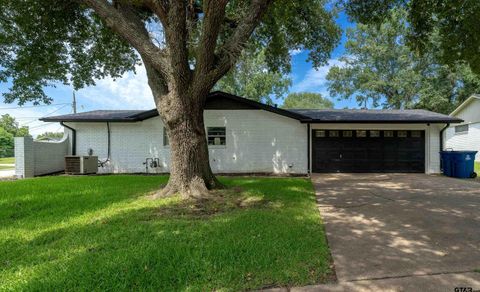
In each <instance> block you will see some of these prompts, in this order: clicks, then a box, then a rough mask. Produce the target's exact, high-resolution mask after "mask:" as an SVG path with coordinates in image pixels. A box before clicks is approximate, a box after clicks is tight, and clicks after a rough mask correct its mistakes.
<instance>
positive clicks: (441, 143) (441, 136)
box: [440, 123, 450, 151]
mask: <svg viewBox="0 0 480 292" xmlns="http://www.w3.org/2000/svg"><path fill="white" fill-rule="evenodd" d="M448 127H450V123H447V125H446V126H445V127H443V129H441V130H440V151H443V132H445V130H446V129H447V128H448Z"/></svg>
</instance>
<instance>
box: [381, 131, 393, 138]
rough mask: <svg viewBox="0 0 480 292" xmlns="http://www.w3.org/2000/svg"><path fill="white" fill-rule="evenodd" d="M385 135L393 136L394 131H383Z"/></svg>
mask: <svg viewBox="0 0 480 292" xmlns="http://www.w3.org/2000/svg"><path fill="white" fill-rule="evenodd" d="M383 137H387V138H391V137H393V131H383Z"/></svg>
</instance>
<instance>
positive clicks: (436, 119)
mask: <svg viewBox="0 0 480 292" xmlns="http://www.w3.org/2000/svg"><path fill="white" fill-rule="evenodd" d="M218 100H228V101H230V103H218ZM207 101H208V102H207V106H206V108H207V109H231V107H234V108H235V109H249V108H250V109H262V110H266V111H269V112H272V113H276V114H279V115H282V116H286V117H289V118H292V119H296V120H299V121H300V122H302V123H461V122H462V120H461V119H458V118H455V117H450V116H447V115H443V114H439V113H434V112H430V111H426V110H350V109H325V110H316V109H289V110H286V109H281V108H277V107H274V106H270V105H266V104H263V103H259V102H256V101H253V100H250V99H246V98H243V97H240V96H236V95H232V94H228V93H225V92H220V91H216V92H212V93H210V95H209V97H208V100H207ZM214 101H217V103H216V105H215V106H213V107H212V106H211V105H210V107H209V106H208V103H209V102H210V103H213V102H214ZM232 102H233V103H232ZM155 116H158V112H157V110H156V109H152V110H97V111H90V112H84V113H78V114H71V115H62V116H54V117H46V118H42V119H40V120H41V121H45V122H137V121H143V120H145V119H149V118H152V117H155Z"/></svg>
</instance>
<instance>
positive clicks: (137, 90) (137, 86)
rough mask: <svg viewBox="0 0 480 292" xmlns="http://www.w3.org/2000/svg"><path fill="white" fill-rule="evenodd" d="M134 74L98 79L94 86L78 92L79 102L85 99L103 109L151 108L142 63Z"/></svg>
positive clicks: (148, 88) (152, 103) (152, 104)
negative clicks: (117, 77)
mask: <svg viewBox="0 0 480 292" xmlns="http://www.w3.org/2000/svg"><path fill="white" fill-rule="evenodd" d="M135 69H136V74H135V73H133V72H127V73H125V74H124V75H123V76H122V78H119V79H116V80H114V79H113V78H105V79H102V80H98V81H97V82H96V85H95V86H91V87H88V88H85V89H82V90H80V91H79V92H78V97H79V102H81V101H80V100H81V99H87V100H88V101H89V102H90V103H93V104H95V107H97V108H103V109H152V108H154V107H155V103H154V101H153V96H152V92H151V90H150V87H149V86H148V79H147V73H146V71H145V67H144V66H143V65H140V66H137V67H136V68H135Z"/></svg>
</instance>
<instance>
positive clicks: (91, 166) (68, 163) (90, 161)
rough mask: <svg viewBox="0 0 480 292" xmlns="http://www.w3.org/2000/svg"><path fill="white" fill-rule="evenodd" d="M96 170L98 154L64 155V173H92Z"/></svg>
mask: <svg viewBox="0 0 480 292" xmlns="http://www.w3.org/2000/svg"><path fill="white" fill-rule="evenodd" d="M97 172H98V156H75V155H68V156H65V173H66V174H92V173H97Z"/></svg>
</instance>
